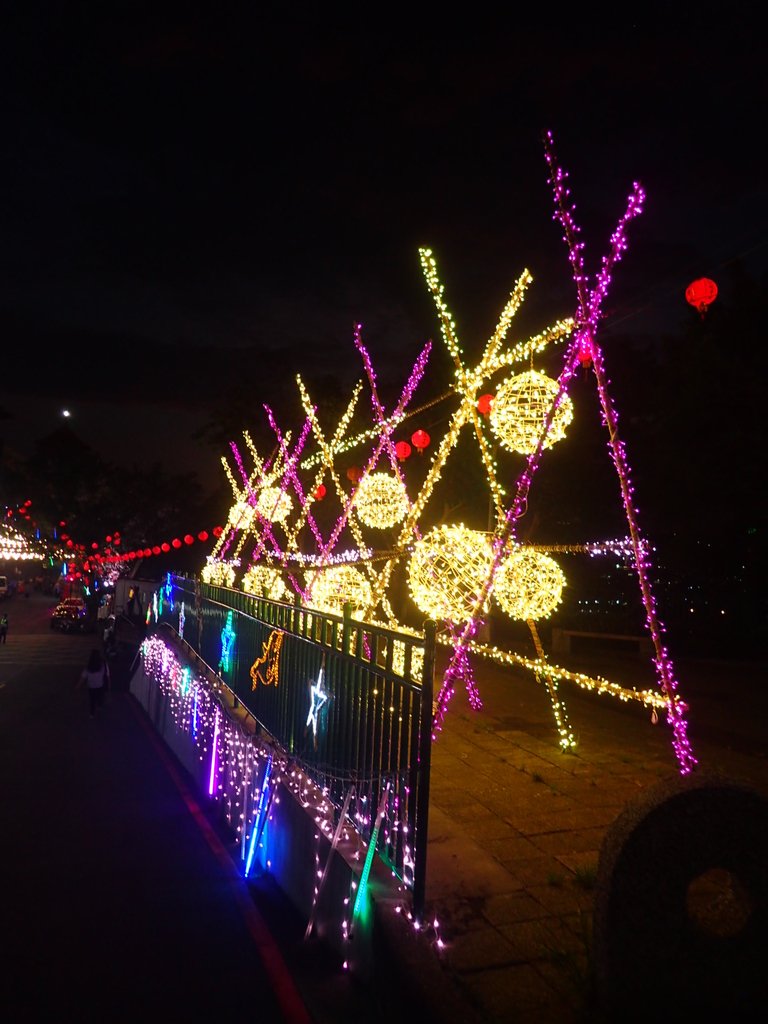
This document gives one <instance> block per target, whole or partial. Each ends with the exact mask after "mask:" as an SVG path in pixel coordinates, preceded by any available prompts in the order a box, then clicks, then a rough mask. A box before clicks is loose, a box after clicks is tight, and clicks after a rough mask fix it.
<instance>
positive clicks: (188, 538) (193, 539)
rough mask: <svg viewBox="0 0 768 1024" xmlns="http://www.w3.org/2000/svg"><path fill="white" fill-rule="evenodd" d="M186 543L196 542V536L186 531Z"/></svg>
mask: <svg viewBox="0 0 768 1024" xmlns="http://www.w3.org/2000/svg"><path fill="white" fill-rule="evenodd" d="M184 543H185V544H194V543H195V538H194V537H193V536H192V534H191V533H185V534H184Z"/></svg>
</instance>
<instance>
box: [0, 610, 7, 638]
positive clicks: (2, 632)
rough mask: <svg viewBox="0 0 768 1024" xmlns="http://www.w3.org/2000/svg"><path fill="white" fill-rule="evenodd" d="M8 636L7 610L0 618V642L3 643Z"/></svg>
mask: <svg viewBox="0 0 768 1024" xmlns="http://www.w3.org/2000/svg"><path fill="white" fill-rule="evenodd" d="M7 636H8V612H3V617H2V618H1V619H0V644H4V643H5V641H6V637H7Z"/></svg>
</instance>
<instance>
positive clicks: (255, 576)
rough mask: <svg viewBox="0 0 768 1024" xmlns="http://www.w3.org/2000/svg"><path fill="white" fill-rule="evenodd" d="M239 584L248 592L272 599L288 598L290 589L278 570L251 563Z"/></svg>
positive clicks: (281, 599) (282, 599)
mask: <svg viewBox="0 0 768 1024" xmlns="http://www.w3.org/2000/svg"><path fill="white" fill-rule="evenodd" d="M240 586H241V587H242V588H243V590H245V591H246V592H247V593H249V594H256V595H257V596H258V597H267V598H269V599H270V600H272V601H284V600H290V591H289V590H288V587H287V586H286V585H285V580H284V579H283V577H282V574H281V573H280V570H279V569H273V568H271V567H270V566H268V565H252V566H251V568H250V569H249V570H248V571H247V572H246V573H245V575H244V576H243V578H242V581H241V583H240Z"/></svg>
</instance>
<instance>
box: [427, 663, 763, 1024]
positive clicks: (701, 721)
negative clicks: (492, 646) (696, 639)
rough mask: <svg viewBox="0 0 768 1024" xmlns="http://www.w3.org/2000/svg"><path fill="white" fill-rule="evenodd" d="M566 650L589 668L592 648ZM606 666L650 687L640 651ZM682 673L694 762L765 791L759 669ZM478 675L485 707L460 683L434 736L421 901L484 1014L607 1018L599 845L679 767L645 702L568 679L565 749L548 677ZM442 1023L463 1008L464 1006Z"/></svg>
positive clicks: (485, 671)
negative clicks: (599, 948) (602, 996)
mask: <svg viewBox="0 0 768 1024" xmlns="http://www.w3.org/2000/svg"><path fill="white" fill-rule="evenodd" d="M568 660H569V661H570V662H571V664H570V665H568V666H567V667H570V668H573V669H574V670H576V671H584V672H586V671H589V670H590V669H591V670H592V671H593V672H594V671H595V659H594V658H591V659H578V658H570V659H568ZM612 667H613V669H614V670H615V672H617V673H618V672H622V673H623V676H624V678H623V680H622V681H623V682H625V683H628V684H630V685H637V686H645V685H653V675H652V671H653V670H652V666H650V667H647V668H646V667H645V666H644V665H642V664H641V663H640V661H639V660H638V659H636V658H624V659H618V660H616V659H614V660H613V665H612ZM677 671H678V675H677V678H678V682H679V683H680V693H681V694H682V695H683V696H684V697H685V698H686V699H687V700H688V701H689V703H690V705H691V709H690V713H689V716H688V719H689V731H690V738H691V741H692V745H693V750H694V753H695V754H696V756H697V758H698V760H699V766H698V768H697V769H696V771H697V772H699V771H705V770H706V771H707V772H709V771H712V772H718V773H724V774H725V775H726V776H727V777H728V778H732V779H734V780H739V781H742V782H744V783H746V784H748V785H749V786H754V787H756V788H757V789H758V790H759V791H760V792H761V793H762V794H764V795H766V796H768V759H767V755H768V687H766V682H768V675H766V672H765V666H756V665H744V664H741V665H739V664H736V663H734V664H717V663H712V662H706V663H705V662H702V663H698V664H697V663H695V662H687V663H686V664H685V665H681V666H678V670H677ZM603 674H604V675H605V674H606V673H605V672H604V673H603ZM609 678H615V676H610V677H609ZM478 685H479V689H480V694H481V698H482V700H483V704H484V706H483V708H482V709H481V710H480V711H473V710H472V709H471V708H470V706H469V704H468V701H467V699H466V694H465V693H461V692H459V691H457V692H456V693H455V694H454V697H453V700H452V706H451V707H450V708H449V711H448V715H447V717H446V720H445V726H444V729H443V731H442V732H441V733H440V734H439V736H438V738H437V740H436V742H435V744H434V746H433V767H432V786H431V800H430V841H429V856H428V868H427V903H428V906H429V907H430V911H431V913H432V914H434V915H435V917H436V918H437V920H438V922H439V931H440V935H441V937H442V938H443V939H444V940H445V942H446V947H445V949H444V950H443V951H442V952H441V953H440V954H439V959H440V961H441V965H442V969H443V972H444V973H445V975H446V976H447V977H449V978H450V979H451V981H452V982H453V983H455V985H456V986H457V989H458V991H459V992H460V993H461V998H462V999H463V1000H465V1001H466V1004H467V1006H468V1007H471V1008H474V1009H475V1010H476V1011H477V1019H478V1020H483V1021H486V1022H506V1021H530V1022H531V1024H547V1022H552V1024H555V1022H557V1024H566V1022H569V1021H585V1020H590V1021H591V1020H601V1019H602V1015H601V1012H600V1010H599V1009H598V1006H597V1005H596V1003H595V993H594V991H593V984H592V982H593V968H594V962H593V959H592V957H593V945H592V939H593V934H592V925H593V909H594V902H595V894H596V888H595V887H596V884H597V882H598V862H599V858H600V852H601V847H602V845H603V842H604V840H605V838H606V834H607V833H608V831H609V829H610V828H611V826H612V825H613V824H614V822H615V821H616V819H617V818H618V816H619V815H620V814H621V813H622V812H623V811H625V809H626V808H627V806H628V805H629V804H634V803H635V802H636V801H637V800H638V799H639V798H640V796H641V794H643V793H644V792H648V791H649V789H650V787H653V786H657V785H659V784H663V783H664V780H675V779H678V778H679V772H678V770H677V763H676V760H675V756H674V752H673V747H672V743H671V739H672V734H671V730H670V728H669V727H668V726H667V725H666V724H665V722H664V721H663V720H659V722H658V723H657V724H652V722H651V718H650V713H649V712H648V711H647V710H644V709H643V708H642V707H641V706H640V705H639V704H624V703H619V702H617V701H616V700H615V698H612V697H609V696H596V695H594V694H587V693H583V692H581V691H580V690H578V688H571V689H568V688H567V687H566V686H565V685H564V686H563V687H562V688H561V695H562V696H563V698H564V700H565V705H566V710H567V713H568V716H569V721H570V725H571V727H572V729H573V731H574V733H575V735H576V737H577V739H578V745H577V747H576V749H575V750H574V751H573V752H572V753H571V752H568V753H564V752H561V750H560V749H559V747H558V744H557V731H556V728H555V720H554V715H553V712H552V705H551V702H550V698H549V694H548V692H547V690H546V689H545V687H544V686H541V685H539V684H537V683H536V682H535V681H534V680H533V679H532V677H530V676H528V675H521V674H518V673H516V672H514V673H513V672H510V671H508V670H501V669H496V668H494V667H490V666H488V665H487V664H486V665H485V666H484V667H483V668H482V669H480V670H478ZM659 870H663V865H659ZM648 984H649V985H650V986H652V985H653V979H651V978H649V979H648ZM659 1013H660V1015H659V1016H657V1017H656V1019H657V1020H661V1019H666V1018H664V1017H663V1015H661V1014H662V1013H663V1011H661V1010H660V1011H659ZM450 1019H454V1020H456V1021H459V1020H468V1019H469V1018H468V1017H467V1016H466V1013H465V1012H464V1010H463V1009H460V1010H458V1012H457V1015H456V1016H455V1017H453V1018H450Z"/></svg>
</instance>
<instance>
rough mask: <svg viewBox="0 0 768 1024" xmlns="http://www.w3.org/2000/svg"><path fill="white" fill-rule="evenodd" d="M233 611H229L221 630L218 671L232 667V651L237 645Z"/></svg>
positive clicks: (228, 669) (225, 670)
mask: <svg viewBox="0 0 768 1024" xmlns="http://www.w3.org/2000/svg"><path fill="white" fill-rule="evenodd" d="M232 619H233V615H232V612H231V611H230V612H227V621H226V622H225V623H224V628H223V629H222V631H221V656H220V658H219V665H218V669H217V671H218V672H229V671H230V669H231V668H232V651H233V649H234V646H235V636H236V633H235V630H234V628H233V626H232Z"/></svg>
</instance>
